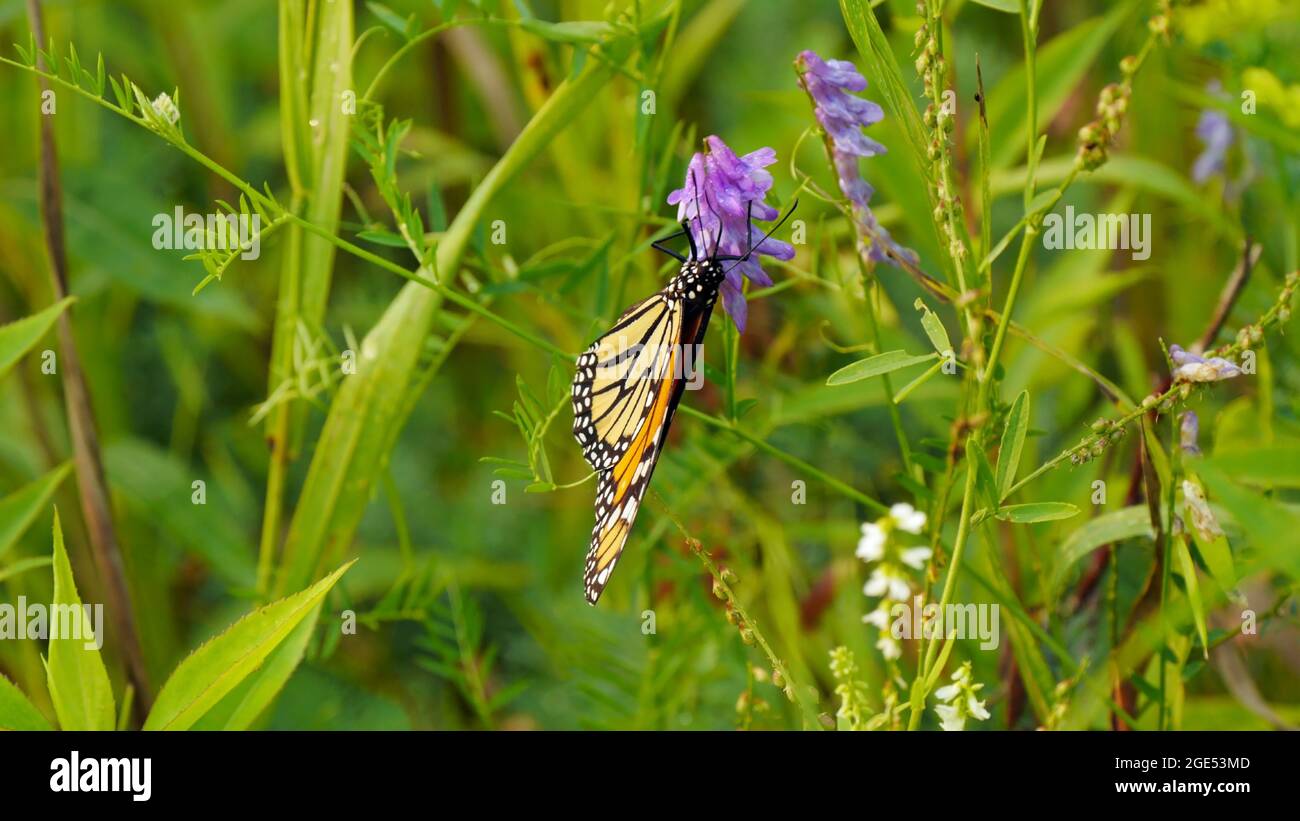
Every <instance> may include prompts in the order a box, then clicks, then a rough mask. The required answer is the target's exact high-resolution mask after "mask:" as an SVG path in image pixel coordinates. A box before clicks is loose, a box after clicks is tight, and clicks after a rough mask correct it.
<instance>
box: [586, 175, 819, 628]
mask: <svg viewBox="0 0 1300 821" xmlns="http://www.w3.org/2000/svg"><path fill="white" fill-rule="evenodd" d="M695 190H696V191H697V192H698V191H699V188H698V187H696V189H695ZM697 198H698V193H697ZM797 204H798V201H795V203H794V204H792V205H791V207H790V210H789V211H787V212H786V215H785V216H784V217H782V218H781V221H780V222H778V223H777V224H776V226H774V227H773V228H772V231H769V232H768V233H767V235H766V236H765V237H764V238H763V239H767V237H770V236H771V235H772V232H773V231H776V229H777V228H780V227H781V224H782V223H784V222H785V220H786V219H787V218H788V217H789V216H790V214H791V213H793V212H794V206H795V205H797ZM752 208H753V203H752V202H750V203H749V210H750V214H751V216H752ZM696 213H697V214H698V213H699V205H698V203H697V204H696ZM748 221H749V220H748V219H747V222H748ZM700 228H701V234H702V235H703V223H702V221H701V223H700ZM721 234H722V229H721V225H720V223H719V228H718V239H717V241H715V243H714V246H713V249H712V252H711V253H709V254H708V255H707V256H704V257H701V255H700V250H701V249H700V248H697V247H696V242H695V237H694V235H693V234H692V233H691V229H690V223H689V221H687V220H683V221H682V223H681V231H679V232H678V233H676V234H673V235H671V236H667V237H664V238H663V239H660V240H657V241H655V242H653V243H651V245H652V246H653V247H654V248H655V249H656V250H658V251H662V252H664V253H665V254H668V255H669V256H671V257H673V258H675V259H676V260H678V261H679V262H681V264H682V267H681V270H680V271H678V273H677V275H676V276H674V277H673V278H672V280H671V281H670V282H669V283H668V285H667V286H665V287H664V288H663V289H662V290H661V291H659V292H657V293H655V294H652V295H651V296H650V297H648V298H646V299H644V300H642V301H640V302H638V303H636V304H635V305H633V306H632V307H630V308H628V309H627V310H626V311H624V312H623V314H622V315H621V316H620V317H619V318H618V320H617V321H616V322H615V323H614V327H612V328H610V329H609V331H608V332H606V333H605V334H604V335H603V336H601V337H600V338H599V339H597V340H596V341H595V342H593V343H591V345H590V346H589V347H588V348H587V350H586V351H585V352H583V354H582V355H581V356H579V357H578V361H577V373H576V374H575V375H574V378H573V435H574V438H575V439H577V440H578V444H579V445H581V446H582V455H583V456H584V457H585V458H586V460H587V462H588V463H590V464H591V466H592V467H593V468H594V469H595V470H596V471H597V473H598V481H597V485H596V525H595V527H594V528H593V529H592V532H591V546H590V548H589V549H588V551H587V562H586V567H585V569H584V571H583V587H584V592H585V595H586V599H587V602H588V603H589V604H593V605H594V604H595V603H596V601H597V600H598V599H600V594H601V593H602V592H603V591H604V589H605V585H606V584H607V583H608V582H609V576H610V573H611V572H613V570H614V565H616V564H617V563H618V559H619V556H620V555H622V553H623V547H624V545H626V544H627V538H628V534H629V533H630V532H631V530H632V523H633V522H635V521H636V514H637V509H638V508H639V507H640V505H641V498H642V497H643V496H644V495H645V492H646V488H647V487H648V486H649V484H650V476H651V475H652V474H653V473H654V469H655V465H656V464H657V463H658V461H659V454H660V452H661V451H662V450H663V445H664V440H665V439H666V438H667V436H668V426H669V425H670V424H671V423H672V419H673V413H674V412H675V411H676V410H677V403H678V402H680V401H681V398H682V392H683V390H684V389H685V387H686V384H687V382H688V381H690V380H691V379H692V377H693V365H694V364H695V363H692V362H690V361H689V360H690V353H691V352H693V351H698V350H699V346H700V345H701V343H702V342H703V341H704V332H705V331H706V330H707V329H708V326H709V316H710V314H712V312H713V304H714V303H715V302H716V301H717V299H718V290H719V287H720V286H721V285H722V282H723V280H724V279H725V278H726V275H727V270H729V269H724V268H723V266H722V263H723V262H726V261H731V262H733V263H734V264H739V263H740V262H741V261H743V260H746V259H748V258H749V256H750V255H751V254H753V253H754V248H755V247H757V246H755V245H752V244H751V246H750V248H749V250H748V251H746V253H745V254H744V255H743V256H735V255H719V254H718V244H719V243H720V242H721ZM683 236H685V237H686V240H687V242H688V243H689V244H690V252H691V253H690V256H689V257H684V256H682V255H681V254H679V253H677V252H675V251H673V250H671V249H669V248H667V247H665V243H667V242H669V241H671V240H674V239H678V238H680V237H683ZM703 244H705V239H704V238H703V236H702V238H701V245H703ZM761 244H762V241H761V240H760V242H759V243H758V245H761ZM704 250H707V248H706V249H704ZM629 342H630V344H628V343H629Z"/></svg>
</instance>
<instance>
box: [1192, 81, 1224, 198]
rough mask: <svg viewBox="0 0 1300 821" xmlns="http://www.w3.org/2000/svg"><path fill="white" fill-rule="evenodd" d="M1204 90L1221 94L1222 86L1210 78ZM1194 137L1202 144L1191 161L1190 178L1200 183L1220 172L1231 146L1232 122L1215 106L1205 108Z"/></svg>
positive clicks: (1215, 94) (1217, 95) (1218, 95)
mask: <svg viewBox="0 0 1300 821" xmlns="http://www.w3.org/2000/svg"><path fill="white" fill-rule="evenodd" d="M1205 90H1206V91H1207V92H1209V93H1210V94H1211V95H1213V96H1215V97H1221V96H1223V94H1222V92H1223V86H1222V85H1221V84H1220V83H1219V81H1218V80H1211V81H1210V83H1209V84H1208V85H1206V87H1205ZM1196 137H1197V139H1199V140H1200V141H1201V142H1202V143H1203V144H1204V145H1205V148H1204V149H1202V150H1201V153H1200V156H1198V157H1197V158H1196V161H1195V162H1193V163H1192V179H1193V180H1195V181H1196V182H1197V184H1202V183H1204V182H1205V181H1206V180H1208V179H1209V178H1210V177H1212V176H1214V175H1215V174H1222V173H1223V171H1224V167H1225V165H1226V164H1227V153H1228V148H1230V147H1231V146H1232V141H1233V133H1232V123H1231V122H1229V121H1228V116H1227V115H1226V114H1224V113H1223V112H1222V111H1220V110H1219V109H1217V108H1207V109H1205V110H1204V111H1202V112H1201V118H1200V119H1199V120H1197V122H1196Z"/></svg>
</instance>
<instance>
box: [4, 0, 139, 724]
mask: <svg viewBox="0 0 1300 821" xmlns="http://www.w3.org/2000/svg"><path fill="white" fill-rule="evenodd" d="M27 16H28V19H29V20H30V22H31V27H32V33H33V35H34V36H35V38H36V42H37V43H38V44H43V43H45V26H44V23H43V21H42V18H41V5H40V0H27ZM37 67H38V68H39V69H40V70H42V71H48V68H47V67H46V66H45V61H44V59H43V58H42V57H40V56H39V51H38V52H37ZM39 83H40V87H41V90H42V92H45V91H49V90H50V83H49V81H48V80H47V79H46V78H44V77H41V78H39ZM40 138H41V144H40V152H41V162H40V206H41V223H42V226H43V230H44V234H45V245H46V250H47V252H48V253H49V257H50V281H51V286H52V287H53V290H54V299H55V301H58V300H61V299H63V298H64V297H66V296H67V294H68V255H67V248H66V245H65V242H64V235H63V191H62V188H61V186H60V184H59V159H58V150H57V146H56V145H55V141H54V127H53V125H52V123H51V122H50V119H49V117H42V118H41V123H40ZM71 314H72V309H71V308H69V309H68V310H66V311H64V312H63V313H62V314H61V315H60V316H59V320H58V328H59V353H60V360H61V361H60V365H61V367H60V369H59V370H60V371H61V373H62V376H63V400H64V405H65V406H66V409H67V414H68V427H69V434H70V438H71V440H72V447H73V454H74V459H75V463H76V468H77V488H78V490H79V491H80V495H81V509H82V513H83V515H84V516H85V519H86V527H87V529H88V530H89V533H90V545H91V554H92V555H93V556H94V559H95V565H96V568H97V570H98V571H99V575H100V578H101V579H102V581H103V585H104V590H105V595H106V596H107V597H108V605H109V610H110V614H111V618H112V619H113V624H114V626H115V627H116V629H117V632H118V635H119V636H120V647H121V648H122V654H123V657H124V658H125V660H126V667H127V674H128V676H129V678H130V680H131V683H132V685H134V687H135V692H136V697H137V699H138V703H139V704H140V709H141V710H142V711H144V712H147V711H148V709H149V704H150V693H151V690H150V689H149V684H148V681H149V679H148V674H147V672H146V668H145V664H144V654H143V652H142V650H141V647H140V638H139V634H138V633H137V631H136V625H135V616H134V614H133V613H132V611H131V595H130V591H129V589H128V587H127V582H126V571H125V569H124V567H123V564H122V553H121V549H120V548H119V546H118V541H117V531H116V529H115V527H114V525H113V511H112V508H111V507H110V505H109V500H108V487H107V483H106V481H105V478H104V462H103V457H102V454H101V452H100V448H99V435H98V433H97V432H96V429H95V416H94V411H93V409H92V408H91V404H90V391H89V389H88V387H87V385H86V378H85V374H84V373H83V372H82V370H81V359H80V357H79V356H78V354H77V344H76V339H75V338H74V337H73V334H72V318H71Z"/></svg>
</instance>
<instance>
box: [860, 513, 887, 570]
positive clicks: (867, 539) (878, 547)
mask: <svg viewBox="0 0 1300 821" xmlns="http://www.w3.org/2000/svg"><path fill="white" fill-rule="evenodd" d="M856 555H857V557H858V558H859V559H861V560H862V561H864V562H877V561H880V559H881V557H883V556H884V555H885V529H884V528H883V527H881V526H880V525H878V524H876V523H875V522H865V523H864V524H863V525H862V538H861V539H859V540H858V550H857V554H856Z"/></svg>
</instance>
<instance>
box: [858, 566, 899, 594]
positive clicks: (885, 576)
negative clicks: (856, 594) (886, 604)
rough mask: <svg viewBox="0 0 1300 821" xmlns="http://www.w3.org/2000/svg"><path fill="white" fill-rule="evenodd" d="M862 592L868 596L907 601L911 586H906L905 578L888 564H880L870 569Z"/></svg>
mask: <svg viewBox="0 0 1300 821" xmlns="http://www.w3.org/2000/svg"><path fill="white" fill-rule="evenodd" d="M862 592H863V593H864V594H865V595H868V596H884V597H885V598H888V599H893V600H894V601H907V594H908V593H910V592H911V587H909V586H908V584H907V579H906V578H904V577H903V576H901V575H899V574H898V573H897V572H895V571H894V570H893V569H892V568H890V567H889V566H888V565H882V566H880V567H877V568H876V569H875V570H874V571H872V573H871V578H869V579H867V583H866V584H865V585H864V586H863V588H862Z"/></svg>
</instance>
